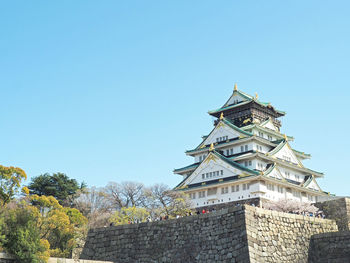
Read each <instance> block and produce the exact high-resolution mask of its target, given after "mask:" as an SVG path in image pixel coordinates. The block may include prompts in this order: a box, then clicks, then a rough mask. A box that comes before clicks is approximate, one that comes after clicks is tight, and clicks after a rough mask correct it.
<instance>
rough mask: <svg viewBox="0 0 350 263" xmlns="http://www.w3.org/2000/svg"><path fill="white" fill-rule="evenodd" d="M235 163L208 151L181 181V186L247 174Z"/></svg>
mask: <svg viewBox="0 0 350 263" xmlns="http://www.w3.org/2000/svg"><path fill="white" fill-rule="evenodd" d="M238 166H239V165H238V164H237V167H235V165H232V164H230V163H229V162H226V161H225V160H223V159H222V158H220V157H219V156H218V154H214V153H213V152H210V153H209V155H208V156H207V157H206V158H205V159H204V161H203V162H202V163H201V164H200V165H199V166H198V167H197V168H196V169H195V170H194V171H193V173H192V174H191V175H190V176H189V177H188V178H187V179H186V180H185V181H184V182H183V183H182V187H183V186H186V185H189V184H197V183H202V184H203V185H205V182H207V181H211V180H220V179H224V178H227V177H232V176H236V175H247V174H248V173H247V172H246V171H244V168H242V169H241V168H239V167H238Z"/></svg>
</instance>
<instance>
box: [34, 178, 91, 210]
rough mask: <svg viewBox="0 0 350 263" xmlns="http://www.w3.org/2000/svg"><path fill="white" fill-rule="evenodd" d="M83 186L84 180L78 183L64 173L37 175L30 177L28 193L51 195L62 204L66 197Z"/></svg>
mask: <svg viewBox="0 0 350 263" xmlns="http://www.w3.org/2000/svg"><path fill="white" fill-rule="evenodd" d="M85 187H86V185H85V183H84V182H83V183H82V184H81V185H79V184H78V182H77V181H76V180H75V179H70V178H69V177H68V176H67V175H65V174H64V173H54V174H53V175H50V174H48V173H45V174H42V175H39V176H37V177H34V178H32V180H31V183H30V184H29V186H28V188H29V190H30V194H36V195H39V196H41V195H46V196H53V197H55V198H56V199H57V200H58V202H59V203H60V204H64V202H65V201H67V200H68V197H70V196H73V195H75V194H76V193H77V191H78V190H79V189H82V188H85Z"/></svg>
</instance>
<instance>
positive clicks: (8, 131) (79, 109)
mask: <svg viewBox="0 0 350 263" xmlns="http://www.w3.org/2000/svg"><path fill="white" fill-rule="evenodd" d="M349 10H350V4H349V1H319V0H318V1H203V0H201V1H188V0H186V1H86V0H84V1H70V0H69V1H68V0H67V1H15V0H14V1H2V2H1V4H0V36H1V37H0V52H1V53H0V55H1V56H0V91H1V103H0V110H1V125H0V129H1V131H0V134H1V144H0V145H1V150H0V163H1V164H3V165H13V166H18V167H21V168H23V169H24V170H25V171H26V172H27V174H28V175H29V177H33V176H37V175H39V174H41V173H45V172H49V173H53V172H64V173H66V174H67V175H68V176H69V177H72V178H75V179H77V180H78V181H79V182H80V181H82V180H84V181H85V182H86V183H87V184H88V185H89V186H92V185H95V186H104V185H106V184H107V182H109V181H116V182H121V181H125V180H133V181H141V182H144V183H145V184H146V185H150V184H153V183H156V182H163V183H166V184H168V185H170V186H175V185H176V184H177V183H178V182H179V181H180V180H181V178H180V176H177V175H174V174H172V170H173V169H174V168H178V167H182V166H185V165H187V164H190V163H191V162H192V159H191V158H190V157H186V156H185V154H184V151H185V150H186V149H192V148H194V147H195V146H197V145H198V144H199V143H200V141H201V135H205V134H207V133H208V132H209V131H210V130H211V129H212V127H213V126H212V118H211V117H210V116H209V115H208V114H207V111H208V110H212V109H215V108H217V107H219V106H221V105H222V104H223V103H224V102H225V101H226V100H227V98H228V97H229V96H230V94H231V93H232V89H233V84H234V83H235V82H237V83H238V87H239V89H241V90H242V91H245V92H247V93H250V94H254V93H255V92H257V93H258V94H259V99H261V100H262V101H270V102H271V103H272V104H273V105H274V106H276V107H277V108H278V109H280V110H284V111H286V112H287V115H286V116H285V117H284V118H283V119H282V122H283V126H282V131H283V132H285V133H287V134H288V135H291V136H294V137H295V142H294V143H293V144H292V146H294V148H296V149H298V150H301V151H305V152H307V153H311V154H312V159H311V160H309V161H306V162H305V165H306V166H308V167H310V168H312V169H315V170H318V171H321V172H324V173H325V177H324V179H320V180H319V183H320V185H321V187H323V188H324V190H326V191H330V192H332V193H336V194H338V195H349V194H350V172H349V168H348V164H349V163H350V154H349V152H350V151H349V150H350V143H349V139H348V133H349V130H350V124H349V119H350V118H349V114H350V110H349V101H350V91H349V89H350V85H349V84H350V64H349V63H350V17H349ZM27 182H28V181H27Z"/></svg>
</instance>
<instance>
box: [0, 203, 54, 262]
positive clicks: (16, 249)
mask: <svg viewBox="0 0 350 263" xmlns="http://www.w3.org/2000/svg"><path fill="white" fill-rule="evenodd" d="M38 214H39V213H38V211H37V210H36V209H34V208H33V207H30V206H27V205H24V206H23V205H21V206H19V207H16V208H14V209H10V210H8V211H7V213H6V216H5V228H4V230H3V233H4V234H5V236H6V239H5V240H4V242H3V247H4V248H5V249H6V251H7V252H9V253H10V254H12V255H13V256H14V257H15V258H16V259H17V260H18V261H19V262H23V263H41V262H47V260H48V258H49V243H48V242H47V240H43V239H41V238H40V229H39V228H38V226H37V218H38Z"/></svg>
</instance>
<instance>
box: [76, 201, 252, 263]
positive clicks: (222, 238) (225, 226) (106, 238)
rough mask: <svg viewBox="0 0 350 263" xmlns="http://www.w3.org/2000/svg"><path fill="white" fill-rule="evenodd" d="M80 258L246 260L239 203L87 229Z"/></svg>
mask: <svg viewBox="0 0 350 263" xmlns="http://www.w3.org/2000/svg"><path fill="white" fill-rule="evenodd" d="M80 258H82V259H100V260H110V261H114V262H116V263H119V262H133V263H136V262H142V263H147V262H154V263H155V262H157V263H158V262H179V263H180V262H181V263H183V262H188V263H190V262H249V255H248V246H247V240H246V230H245V220H244V209H243V207H237V208H229V209H222V210H219V211H216V212H215V213H211V214H201V215H193V216H188V217H183V218H179V219H174V220H165V221H159V222H152V223H141V224H134V225H123V226H114V227H108V228H102V229H101V228H100V229H95V230H91V231H90V232H89V233H88V238H87V241H86V243H85V247H84V249H83V252H82V255H81V256H80Z"/></svg>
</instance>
